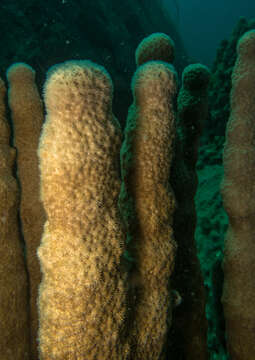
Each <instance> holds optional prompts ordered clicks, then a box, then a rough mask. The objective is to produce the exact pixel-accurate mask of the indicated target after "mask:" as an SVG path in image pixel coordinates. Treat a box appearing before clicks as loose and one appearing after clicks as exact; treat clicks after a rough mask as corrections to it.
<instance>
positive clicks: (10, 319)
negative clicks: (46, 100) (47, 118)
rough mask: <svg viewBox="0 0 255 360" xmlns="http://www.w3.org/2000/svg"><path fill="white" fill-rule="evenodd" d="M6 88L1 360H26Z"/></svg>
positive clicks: (0, 123)
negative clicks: (6, 116)
mask: <svg viewBox="0 0 255 360" xmlns="http://www.w3.org/2000/svg"><path fill="white" fill-rule="evenodd" d="M4 97H5V86H4V83H3V81H2V79H0V358H1V360H13V359H15V360H28V359H29V318H28V279H27V273H26V269H25V260H24V254H23V251H22V244H21V237H20V232H19V224H18V206H19V189H18V184H17V181H16V179H15V178H14V177H13V174H12V173H13V167H14V162H15V158H16V152H15V150H14V149H13V148H12V147H11V146H10V145H9V138H10V128H9V125H8V123H7V120H6V118H5V106H4Z"/></svg>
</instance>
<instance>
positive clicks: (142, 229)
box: [120, 61, 177, 360]
mask: <svg viewBox="0 0 255 360" xmlns="http://www.w3.org/2000/svg"><path fill="white" fill-rule="evenodd" d="M176 88H177V86H176V72H175V70H174V68H173V67H172V66H171V65H169V64H167V63H164V62H160V61H149V62H147V63H145V64H144V65H142V66H139V67H138V69H137V71H136V73H135V75H134V77H133V81H132V90H133V97H134V102H133V104H132V106H131V107H130V109H129V115H128V119H127V126H126V129H125V142H124V143H123V146H122V149H121V160H122V179H123V183H122V191H121V194H120V206H121V209H122V211H123V215H124V220H125V224H126V226H127V229H128V237H130V238H128V239H127V241H128V248H129V251H130V255H131V256H132V257H133V258H134V266H133V269H132V270H131V287H132V288H133V289H132V290H133V302H134V304H133V305H134V314H133V317H134V323H133V326H132V327H130V337H131V342H132V345H133V348H132V350H133V352H132V355H133V357H132V359H135V360H143V359H146V360H154V359H159V358H161V356H163V350H164V346H165V342H166V336H167V330H168V327H169V326H170V323H171V312H172V297H171V293H170V291H169V277H170V275H171V273H172V271H173V266H174V255H175V248H176V246H175V241H174V238H173V229H172V221H173V212H174V209H175V198H174V194H173V191H172V189H171V187H170V185H169V175H170V172H171V160H172V156H173V141H174V136H175V114H174V106H173V101H174V96H175V93H176ZM162 358H163V357H162Z"/></svg>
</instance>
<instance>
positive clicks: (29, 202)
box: [7, 63, 45, 359]
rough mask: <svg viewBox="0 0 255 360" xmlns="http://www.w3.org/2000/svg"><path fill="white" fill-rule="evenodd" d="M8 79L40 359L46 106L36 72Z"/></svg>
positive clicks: (18, 72) (17, 68) (24, 68)
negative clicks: (41, 152)
mask: <svg viewBox="0 0 255 360" xmlns="http://www.w3.org/2000/svg"><path fill="white" fill-rule="evenodd" d="M7 78H8V82H9V91H8V102H9V106H10V109H11V118H12V122H13V129H14V145H15V147H16V149H17V169H18V170H17V176H18V180H19V184H20V187H21V199H20V220H21V227H22V233H23V237H24V240H25V243H26V263H27V267H28V273H29V293H30V302H29V304H30V314H29V317H30V328H31V329H30V333H31V337H30V339H31V353H32V357H33V358H34V359H37V358H38V351H37V341H36V338H37V332H38V327H39V324H38V311H37V296H38V288H39V284H40V282H41V273H40V265H39V261H38V258H37V256H36V251H37V248H38V246H39V244H40V241H41V236H42V232H43V225H44V222H45V213H44V209H43V206H42V204H41V202H40V196H39V187H40V185H39V182H40V181H39V168H38V165H39V164H38V163H39V162H38V157H37V148H38V142H39V136H40V132H41V128H42V123H43V106H42V101H41V99H40V96H39V92H38V90H37V87H36V84H35V72H34V70H33V69H32V68H31V67H30V66H28V65H26V64H24V63H17V64H14V65H12V66H11V67H10V68H9V69H8V71H7Z"/></svg>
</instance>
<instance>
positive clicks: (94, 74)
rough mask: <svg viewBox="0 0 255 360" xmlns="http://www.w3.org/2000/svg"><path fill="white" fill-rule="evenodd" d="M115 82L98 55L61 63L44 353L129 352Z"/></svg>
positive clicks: (53, 104)
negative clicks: (96, 61)
mask: <svg viewBox="0 0 255 360" xmlns="http://www.w3.org/2000/svg"><path fill="white" fill-rule="evenodd" d="M111 101H112V85H111V81H110V78H109V76H108V74H107V73H106V71H105V70H104V69H103V68H101V67H100V66H98V65H95V64H93V63H91V62H88V61H84V62H67V63H64V64H62V65H60V66H59V67H56V68H53V69H52V70H51V71H50V73H49V76H48V80H47V82H46V85H45V103H46V108H47V118H46V123H45V125H44V127H43V133H42V136H41V140H40V146H39V157H40V169H41V181H42V183H41V198H42V201H43V204H44V207H45V210H46V212H47V217H48V221H47V222H46V224H45V228H44V235H43V239H42V243H41V246H40V247H39V250H38V256H39V258H40V262H41V268H42V272H43V281H42V283H41V286H40V295H39V311H40V331H39V342H40V358H41V359H42V360H49V359H55V360H60V359H61V360H64V359H77V360H84V359H86V360H89V359H118V360H119V359H126V358H127V356H128V353H129V349H128V346H126V345H125V338H126V337H125V331H124V330H125V327H124V326H125V315H126V292H125V276H124V273H123V272H122V269H121V264H120V263H121V255H122V251H123V243H124V234H123V231H122V227H121V225H120V219H119V213H118V209H117V197H118V194H119V189H120V179H119V172H118V170H119V169H118V154H119V148H120V143H121V136H120V135H121V134H120V129H119V127H118V124H117V121H116V120H115V119H114V117H113V114H112V112H111Z"/></svg>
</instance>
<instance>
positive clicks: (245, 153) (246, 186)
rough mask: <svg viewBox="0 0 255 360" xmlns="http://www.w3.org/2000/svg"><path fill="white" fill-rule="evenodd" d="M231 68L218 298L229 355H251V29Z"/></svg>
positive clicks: (254, 103)
mask: <svg viewBox="0 0 255 360" xmlns="http://www.w3.org/2000/svg"><path fill="white" fill-rule="evenodd" d="M237 53H238V56H237V61H236V64H235V67H234V69H233V74H232V92H231V114H230V118H229V121H228V125H227V134H226V143H225V148H224V158H223V160H224V180H223V183H222V196H223V204H224V208H225V210H226V212H227V214H228V217H229V228H228V231H227V235H226V239H225V251H224V290H223V297H222V302H223V306H224V313H225V319H226V331H227V343H228V349H229V353H230V356H231V360H254V356H255V306H254V301H255V281H254V274H255V227H254V224H255V186H254V182H255V31H254V30H252V31H249V32H247V33H246V34H244V35H243V36H242V38H241V39H240V40H239V42H238V46H237Z"/></svg>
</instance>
